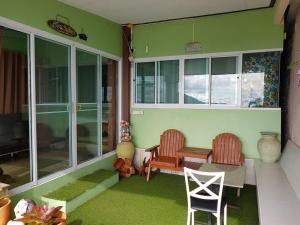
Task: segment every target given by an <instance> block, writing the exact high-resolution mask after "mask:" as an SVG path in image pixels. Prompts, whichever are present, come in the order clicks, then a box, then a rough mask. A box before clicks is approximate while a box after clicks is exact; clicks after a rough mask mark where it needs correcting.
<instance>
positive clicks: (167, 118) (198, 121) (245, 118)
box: [131, 109, 281, 158]
mask: <svg viewBox="0 0 300 225" xmlns="http://www.w3.org/2000/svg"><path fill="white" fill-rule="evenodd" d="M135 110H136V109H135ZM138 110H143V111H144V115H132V116H131V122H132V131H133V138H134V143H135V145H136V147H138V148H147V147H151V146H153V145H156V144H159V135H160V134H161V133H162V132H163V131H164V130H166V129H170V128H175V129H178V130H180V131H181V132H182V133H183V134H184V135H185V137H186V146H190V147H206V148H211V147H212V140H213V138H214V137H215V136H216V135H218V134H219V133H222V132H231V133H234V134H236V135H237V136H238V137H239V138H240V139H241V141H242V144H243V152H244V154H245V155H246V157H249V158H258V152H257V147H256V144H257V141H258V140H259V138H260V133H259V132H260V131H274V132H277V133H280V130H281V125H280V117H281V112H280V110H242V109H241V110H238V109H236V110H234V109H233V110H229V109H225V110H222V109H215V110H213V109H209V110H207V109H138Z"/></svg>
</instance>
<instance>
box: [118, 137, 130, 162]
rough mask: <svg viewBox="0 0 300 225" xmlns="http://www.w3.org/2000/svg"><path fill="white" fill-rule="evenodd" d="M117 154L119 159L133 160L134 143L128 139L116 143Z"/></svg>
mask: <svg viewBox="0 0 300 225" xmlns="http://www.w3.org/2000/svg"><path fill="white" fill-rule="evenodd" d="M116 151H117V156H118V158H121V159H130V160H133V156H134V145H133V144H132V142H130V141H124V142H121V143H120V144H118V145H117V150H116Z"/></svg>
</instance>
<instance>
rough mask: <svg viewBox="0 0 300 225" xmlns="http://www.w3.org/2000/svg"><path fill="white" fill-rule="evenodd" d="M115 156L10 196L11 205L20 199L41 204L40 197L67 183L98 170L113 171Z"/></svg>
mask: <svg viewBox="0 0 300 225" xmlns="http://www.w3.org/2000/svg"><path fill="white" fill-rule="evenodd" d="M115 158H116V156H115V155H113V156H110V157H108V158H105V159H103V160H101V161H98V162H95V163H93V164H91V165H89V166H86V167H84V168H82V169H79V170H76V171H74V172H72V173H69V174H67V175H65V176H63V177H59V178H57V179H54V180H51V181H49V182H47V183H45V184H42V185H39V186H36V187H34V188H32V189H30V190H29V191H25V192H23V193H21V194H18V195H14V196H12V200H13V203H14V204H16V203H17V202H18V201H19V200H20V199H22V198H28V199H32V200H34V201H36V202H38V203H41V199H40V198H41V196H42V195H44V194H46V193H48V192H51V191H54V190H56V189H58V188H61V187H63V186H64V185H66V184H67V183H70V182H72V181H74V180H76V179H78V178H80V177H83V176H85V175H87V174H90V173H93V172H94V171H97V170H98V169H106V170H113V168H112V164H113V160H115Z"/></svg>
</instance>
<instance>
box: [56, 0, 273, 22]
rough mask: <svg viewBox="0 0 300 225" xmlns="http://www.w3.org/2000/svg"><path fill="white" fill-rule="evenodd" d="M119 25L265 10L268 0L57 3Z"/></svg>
mask: <svg viewBox="0 0 300 225" xmlns="http://www.w3.org/2000/svg"><path fill="white" fill-rule="evenodd" d="M59 1H61V2H63V3H65V4H68V5H72V6H74V7H76V8H80V9H82V10H85V11H88V12H91V13H94V14H96V15H99V16H102V17H104V18H107V19H110V20H112V21H114V22H116V23H119V24H126V23H133V24H139V23H148V22H155V21H162V20H171V19H178V18H184V17H193V16H203V15H210V14H218V13H226V12H232V11H240V10H247V9H255V8H262V7H268V6H269V5H270V2H271V0H59Z"/></svg>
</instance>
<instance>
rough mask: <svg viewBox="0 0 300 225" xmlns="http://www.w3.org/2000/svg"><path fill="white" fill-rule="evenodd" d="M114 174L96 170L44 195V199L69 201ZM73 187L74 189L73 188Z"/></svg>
mask: <svg viewBox="0 0 300 225" xmlns="http://www.w3.org/2000/svg"><path fill="white" fill-rule="evenodd" d="M115 174H116V172H112V171H107V170H97V171H95V172H94V173H91V174H88V175H86V176H84V177H81V178H79V179H78V180H76V181H74V182H71V183H69V184H66V185H65V186H63V187H61V188H59V189H57V190H55V191H53V192H50V193H48V194H46V195H45V197H46V198H50V199H57V200H61V201H70V200H72V199H74V198H76V197H78V196H79V195H81V194H82V193H84V192H85V191H87V190H89V189H92V188H94V187H96V186H97V185H98V184H100V183H101V182H102V181H104V180H106V179H108V178H110V177H112V176H114V175H115ZM74 187H75V188H74Z"/></svg>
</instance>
